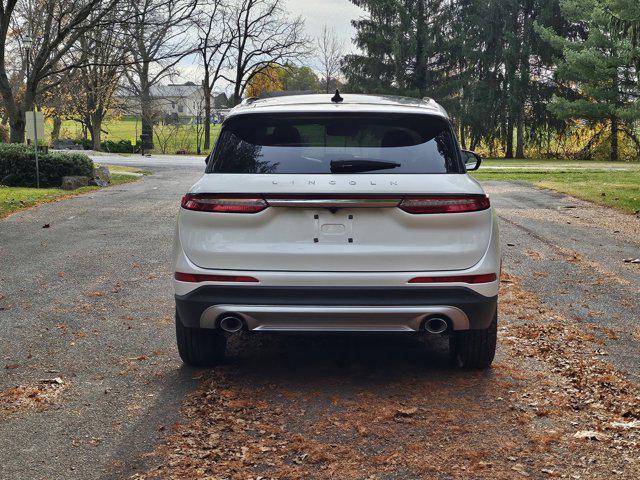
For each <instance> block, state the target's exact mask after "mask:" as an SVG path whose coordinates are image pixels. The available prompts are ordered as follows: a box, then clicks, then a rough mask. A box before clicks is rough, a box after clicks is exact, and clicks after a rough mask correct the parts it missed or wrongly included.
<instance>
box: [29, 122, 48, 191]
mask: <svg viewBox="0 0 640 480" xmlns="http://www.w3.org/2000/svg"><path fill="white" fill-rule="evenodd" d="M25 120H26V124H27V125H26V127H27V132H26V133H27V140H33V147H34V148H35V153H36V187H37V188H40V164H39V162H38V137H40V138H42V139H44V115H43V114H42V112H36V111H35V110H34V111H32V112H25Z"/></svg>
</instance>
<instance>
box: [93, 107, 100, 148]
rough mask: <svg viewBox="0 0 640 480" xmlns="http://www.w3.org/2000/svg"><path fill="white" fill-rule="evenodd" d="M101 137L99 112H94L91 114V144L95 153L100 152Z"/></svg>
mask: <svg viewBox="0 0 640 480" xmlns="http://www.w3.org/2000/svg"><path fill="white" fill-rule="evenodd" d="M101 137H102V115H101V114H100V112H94V113H92V114H91V143H92V149H93V150H95V151H96V152H99V151H100V150H102V146H101V143H102V141H101Z"/></svg>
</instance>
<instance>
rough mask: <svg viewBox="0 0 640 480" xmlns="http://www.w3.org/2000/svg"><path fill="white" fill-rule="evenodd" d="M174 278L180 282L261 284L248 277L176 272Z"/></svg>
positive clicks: (255, 279)
mask: <svg viewBox="0 0 640 480" xmlns="http://www.w3.org/2000/svg"><path fill="white" fill-rule="evenodd" d="M173 278H175V279H176V280H179V281H180V282H191V283H199V282H239V283H259V280H258V279H257V278H254V277H248V276H243V275H206V274H201V273H183V272H176V273H174V275H173Z"/></svg>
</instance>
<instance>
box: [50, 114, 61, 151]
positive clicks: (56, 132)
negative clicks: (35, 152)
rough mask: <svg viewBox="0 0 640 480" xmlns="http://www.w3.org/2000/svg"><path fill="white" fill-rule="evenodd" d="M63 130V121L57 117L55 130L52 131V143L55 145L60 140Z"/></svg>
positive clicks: (54, 125) (54, 124) (54, 119)
mask: <svg viewBox="0 0 640 480" xmlns="http://www.w3.org/2000/svg"><path fill="white" fill-rule="evenodd" d="M61 128H62V119H61V118H60V117H58V116H57V115H56V116H55V117H53V129H52V130H51V143H52V144H53V143H55V142H57V141H58V140H59V139H60V129H61Z"/></svg>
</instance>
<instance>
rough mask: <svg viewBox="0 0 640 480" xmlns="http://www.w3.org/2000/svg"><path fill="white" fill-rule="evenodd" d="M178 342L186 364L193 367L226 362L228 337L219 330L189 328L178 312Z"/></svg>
mask: <svg viewBox="0 0 640 480" xmlns="http://www.w3.org/2000/svg"><path fill="white" fill-rule="evenodd" d="M176 342H177V344H178V353H179V354H180V358H181V359H182V361H183V362H184V363H186V364H187V365H190V366H192V367H212V366H214V365H217V364H219V363H220V362H222V360H224V354H225V350H226V348H227V339H226V337H225V336H224V335H223V334H222V333H221V332H220V331H218V330H209V329H201V328H188V327H185V326H184V325H183V324H182V321H181V320H180V317H179V316H178V312H177V311H176Z"/></svg>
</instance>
